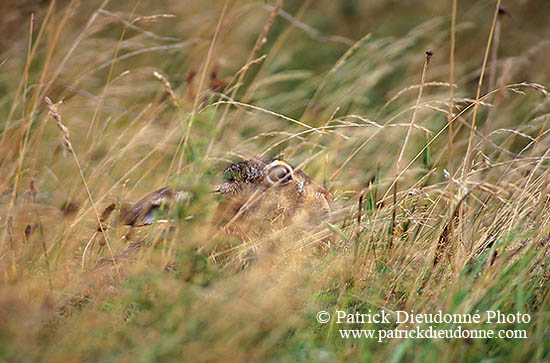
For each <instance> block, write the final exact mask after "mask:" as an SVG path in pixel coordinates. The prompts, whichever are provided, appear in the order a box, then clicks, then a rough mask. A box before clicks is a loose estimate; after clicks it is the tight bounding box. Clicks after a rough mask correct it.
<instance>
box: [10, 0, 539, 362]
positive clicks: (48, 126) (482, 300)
mask: <svg viewBox="0 0 550 363" xmlns="http://www.w3.org/2000/svg"><path fill="white" fill-rule="evenodd" d="M279 3H282V2H277V3H276V2H275V1H268V2H264V1H239V0H236V1H195V0H192V1H184V2H180V1H165V2H158V3H155V2H149V1H142V2H139V3H137V4H136V3H134V2H130V1H119V2H109V1H105V2H103V3H101V2H99V1H87V2H79V1H60V2H57V3H55V2H52V3H51V4H49V3H47V2H39V1H27V2H13V3H10V2H5V3H3V5H2V10H3V11H4V12H5V14H6V16H5V17H4V20H3V23H2V24H1V25H0V29H1V30H2V31H3V35H2V38H1V39H0V47H1V49H2V54H1V58H0V113H1V121H0V131H1V138H0V165H1V170H2V177H1V178H0V193H1V194H0V237H1V240H0V243H1V245H0V271H1V273H2V281H1V285H0V360H3V361H4V360H5V361H42V360H43V361H81V360H102V361H109V360H113V361H114V360H116V361H119V360H122V361H135V360H140V361H153V360H159V361H171V360H172V361H181V360H185V361H213V360H226V361H235V360H247V361H265V360H274V361H289V360H299V361H346V360H349V361H355V360H364V361H369V360H373V361H381V360H390V359H391V360H393V361H435V360H441V359H443V360H449V361H480V360H495V361H514V360H515V361H529V360H530V361H542V360H549V359H550V343H549V341H550V339H549V338H550V332H549V329H550V328H549V327H550V305H549V290H550V283H549V278H550V272H549V267H548V266H549V263H550V252H549V246H550V243H549V242H548V238H549V232H550V224H549V223H548V218H549V213H548V211H549V206H548V202H549V197H550V189H549V188H548V182H549V180H550V179H549V178H550V176H549V169H548V166H549V164H548V155H547V154H548V150H549V146H550V137H549V136H548V130H550V128H549V124H548V123H549V121H550V118H549V107H550V98H549V95H548V91H547V90H546V89H545V88H544V85H546V84H548V83H549V82H550V66H549V65H550V61H549V60H550V59H549V57H550V42H548V39H550V24H548V22H547V14H549V13H550V5H549V4H547V3H545V2H543V1H524V2H519V3H517V4H516V3H510V4H507V3H505V4H503V5H504V6H506V11H507V13H506V14H501V15H500V17H499V18H498V21H497V22H496V23H495V26H494V27H492V22H493V14H494V11H495V6H496V2H495V1H465V2H460V4H459V7H458V12H457V16H456V46H455V47H454V51H455V54H456V56H455V59H454V63H453V70H454V82H453V83H454V85H455V86H454V87H453V94H454V97H453V100H452V102H451V101H450V100H451V99H450V87H449V85H450V84H449V81H450V69H451V66H450V59H449V55H450V52H451V42H450V36H451V23H452V15H451V14H452V11H451V3H452V2H430V1H419V2H414V4H413V3H412V2H411V3H406V4H405V3H397V2H389V1H372V2H361V1H354V0H345V1H328V0H327V1H325V0H319V1H286V2H284V4H283V7H282V10H283V11H281V12H279V16H277V17H275V18H273V19H272V20H273V22H272V23H271V21H270V20H269V19H270V17H271V16H272V15H273V14H274V13H273V11H274V9H275V7H276V6H277V4H279ZM508 6H510V7H508ZM31 13H33V14H34V15H33V18H31V15H30V14H31ZM31 19H33V20H34V22H32V23H31ZM264 31H267V33H266V34H267V36H266V40H265V42H264V41H262V37H260V35H261V34H262V32H264ZM490 33H491V34H494V37H493V39H492V45H493V47H492V48H491V49H489V52H488V53H487V55H488V62H487V66H486V67H485V68H483V67H482V64H483V58H484V54H485V50H486V47H487V40H488V37H489V34H490ZM427 50H430V51H432V52H433V57H432V58H431V61H430V64H429V67H427V69H426V77H425V80H424V81H423V82H421V81H420V80H421V73H422V69H423V64H424V62H425V60H426V55H425V51H427ZM155 72H156V73H157V74H158V75H160V76H155ZM481 73H484V81H483V83H482V85H481V88H480V93H479V95H480V101H481V102H479V103H478V106H476V102H475V99H476V92H477V90H478V80H479V77H480V74H481ZM167 90H170V91H171V92H173V95H170V92H167ZM419 91H422V95H421V97H420V98H418V95H419ZM46 96H47V97H49V98H50V99H51V100H52V101H53V102H56V103H57V102H60V101H63V103H59V104H58V105H57V112H58V113H59V116H60V117H61V121H62V122H63V124H64V125H65V126H66V127H67V129H68V131H69V133H70V136H69V137H70V142H71V145H72V147H73V149H74V155H71V153H70V152H69V151H68V149H67V148H66V147H65V146H64V145H63V143H64V140H63V135H62V133H61V132H60V130H59V129H58V128H57V127H56V123H55V121H54V120H53V119H52V118H51V117H49V116H48V107H47V104H46V102H45V97H46ZM450 109H452V111H453V115H452V116H451V117H449V110H450ZM413 114H414V116H413ZM474 115H475V116H474ZM474 118H475V129H473V132H471V130H472V128H471V125H472V120H473V119H474ZM449 120H450V121H451V125H452V134H451V135H449V127H448V122H449ZM413 121H414V124H413ZM409 130H410V135H409V137H407V135H408V133H409ZM405 140H407V141H406V142H405ZM400 154H401V155H402V156H401V158H400ZM253 156H265V157H277V156H282V157H284V158H285V159H287V160H289V161H290V162H292V163H293V164H294V165H297V166H298V165H299V166H301V167H303V168H304V170H305V171H306V172H307V174H308V175H310V176H311V177H312V178H313V179H315V180H316V181H317V182H318V183H319V184H322V185H323V186H325V187H326V188H327V189H328V190H330V191H331V192H332V193H333V194H334V196H335V198H336V201H335V208H334V209H335V213H334V216H332V217H331V220H330V223H328V224H326V225H323V226H320V227H321V230H320V231H319V232H318V233H310V234H307V233H302V234H299V233H298V234H296V231H288V232H286V231H283V232H282V233H278V234H276V235H273V236H265V237H263V238H262V239H260V240H257V241H249V242H247V243H241V242H239V241H235V240H229V241H224V240H222V241H220V240H217V239H216V240H213V238H212V237H211V236H210V231H211V230H210V229H209V225H210V221H211V219H212V215H213V213H212V211H213V209H214V208H215V206H216V202H217V201H216V200H215V198H214V197H213V196H212V195H211V193H210V189H209V186H210V185H212V184H214V183H216V182H217V181H218V180H219V179H220V175H219V174H220V171H221V170H222V169H223V168H224V167H225V166H226V165H227V163H228V162H230V161H237V160H241V159H243V158H250V157H253ZM75 159H76V160H78V165H77V164H76V163H75ZM398 159H400V160H399V161H398ZM79 168H80V170H79ZM80 172H81V173H82V174H80ZM398 172H399V178H398V179H397V180H398V183H397V184H395V183H394V182H395V181H396V174H398ZM83 180H85V181H86V185H87V187H88V188H89V192H90V194H89V195H88V193H87V192H86V188H85V185H84V184H83ZM167 184H168V185H172V186H176V187H181V188H184V189H186V190H189V191H192V192H193V194H194V198H193V200H192V201H191V202H189V203H187V204H185V205H183V206H181V207H180V208H178V210H177V211H175V212H174V215H173V217H174V221H173V222H172V223H170V224H158V225H154V226H152V227H150V228H144V229H139V230H138V231H131V232H130V233H131V235H128V233H129V231H128V228H127V227H125V226H120V225H118V224H117V222H116V218H115V217H111V218H110V220H109V221H108V222H107V223H105V226H104V228H105V235H104V236H103V234H102V233H101V232H100V231H98V222H97V217H98V215H96V212H95V211H94V208H95V209H96V210H97V214H101V212H102V211H103V210H104V209H105V208H106V207H107V206H109V205H110V204H111V203H114V208H115V210H114V214H116V213H117V212H118V210H119V209H120V208H121V205H122V204H123V203H125V202H128V201H135V200H137V199H139V198H140V197H141V196H143V195H144V194H146V193H148V192H150V191H152V190H154V189H156V188H159V187H161V186H164V185H167ZM394 185H397V190H396V194H395V195H396V199H395V201H394V199H393V188H394ZM361 193H363V195H364V197H363V198H362V199H360V198H359V195H360V194H361ZM359 200H362V201H363V204H362V206H361V212H359V208H358V203H359ZM91 201H93V205H92V203H91ZM358 214H360V215H361V224H360V225H358V223H357V216H358ZM327 236H328V237H327ZM136 241H137V242H141V243H142V244H143V246H142V247H141V248H139V249H137V252H136V253H135V254H133V255H132V256H131V258H130V259H121V260H120V262H119V263H117V264H115V265H113V264H105V263H102V262H101V261H105V259H108V258H110V257H112V256H113V255H117V254H119V253H124V251H127V249H128V246H129V245H131V244H132V243H136ZM220 245H222V246H228V245H229V246H232V247H231V248H228V249H227V251H223V250H222V253H221V258H218V259H216V261H213V259H212V258H211V257H212V256H211V255H210V252H209V251H211V248H214V247H213V246H220ZM217 250H218V251H219V250H220V249H219V248H218V249H217ZM249 250H251V251H252V252H250V251H249ZM223 252H226V253H223ZM244 254H248V255H252V256H253V261H252V263H251V264H250V266H248V267H247V268H245V269H242V270H238V271H236V269H235V266H236V265H237V266H238V265H239V263H240V261H239V259H240V258H241V257H242V256H243V255H244ZM98 263H99V264H98ZM382 309H384V310H385V311H388V312H391V311H396V310H405V311H410V310H414V311H415V312H418V313H436V312H437V311H438V310H442V311H443V312H445V313H449V314H454V313H460V314H474V313H476V312H477V311H479V312H485V311H487V310H493V311H496V310H500V311H502V312H503V313H513V314H515V313H517V312H521V313H526V314H529V315H530V316H531V319H532V320H531V322H530V323H527V324H523V323H518V324H515V323H514V324H494V323H486V322H485V321H483V322H481V323H480V324H472V325H468V328H469V329H482V330H486V329H495V330H499V329H511V330H526V332H527V336H528V338H527V339H433V340H432V339H424V340H422V339H386V340H385V341H384V342H382V343H379V342H378V341H377V340H376V339H364V338H362V339H343V338H341V336H340V334H339V331H338V330H339V329H344V328H359V329H375V330H377V331H378V330H381V329H394V328H399V329H403V328H404V327H403V326H400V325H399V324H395V323H391V324H389V325H388V324H375V323H373V324H344V325H337V324H334V323H329V324H326V325H323V324H320V323H318V322H317V321H316V314H317V312H319V311H321V310H326V311H329V312H331V313H333V312H334V311H337V310H345V311H348V312H350V313H352V312H355V311H357V312H360V313H367V312H368V311H369V310H371V311H373V312H375V311H376V312H379V311H380V310H382ZM423 326H424V327H426V326H427V325H423ZM438 328H439V329H456V328H457V326H456V325H453V324H440V325H438Z"/></svg>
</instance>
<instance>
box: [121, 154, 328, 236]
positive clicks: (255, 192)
mask: <svg viewBox="0 0 550 363" xmlns="http://www.w3.org/2000/svg"><path fill="white" fill-rule="evenodd" d="M224 177H225V181H224V182H223V183H222V184H220V185H218V186H216V187H215V188H214V192H215V193H218V194H220V195H221V196H222V199H221V201H220V204H219V205H218V208H217V210H216V213H215V216H214V224H215V225H217V226H219V227H220V228H222V229H223V230H224V231H226V232H227V233H229V234H231V235H235V236H237V237H240V238H249V237H253V236H258V235H260V234H262V233H264V232H266V231H273V230H277V229H281V228H284V227H286V226H289V225H291V224H295V223H298V222H299V223H315V222H318V221H320V219H321V218H322V217H324V216H326V215H328V213H329V212H330V204H331V202H332V199H333V198H332V195H331V194H330V193H329V192H328V191H327V190H325V189H324V188H323V187H321V186H319V185H317V184H316V183H315V182H314V181H313V180H312V179H311V178H309V177H308V176H307V175H306V174H305V173H304V172H303V171H301V170H296V169H295V168H294V167H293V166H292V165H291V164H290V163H288V162H286V161H284V160H281V159H268V160H266V159H250V160H246V161H241V162H237V163H233V164H231V165H229V166H228V167H227V168H225V170H224ZM188 198H190V195H189V193H186V192H181V191H175V190H173V189H171V188H168V187H166V188H162V189H159V190H156V191H154V192H152V193H150V194H148V195H147V196H145V197H144V198H142V199H141V200H139V201H138V202H137V203H135V204H134V205H133V206H132V207H131V208H129V209H126V210H125V211H123V212H122V213H121V219H122V222H123V223H124V224H127V225H130V226H135V227H137V226H144V225H149V224H152V223H153V222H154V221H155V220H159V219H158V215H159V213H158V212H159V210H161V209H164V208H169V207H170V205H171V204H172V203H174V202H178V201H183V200H185V199H188Z"/></svg>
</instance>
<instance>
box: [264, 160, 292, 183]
mask: <svg viewBox="0 0 550 363" xmlns="http://www.w3.org/2000/svg"><path fill="white" fill-rule="evenodd" d="M291 179H292V170H290V168H289V167H288V166H286V165H275V166H273V167H271V169H269V171H268V173H267V180H268V181H269V183H270V184H272V185H273V184H286V183H288V182H289V181H290V180H291Z"/></svg>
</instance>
